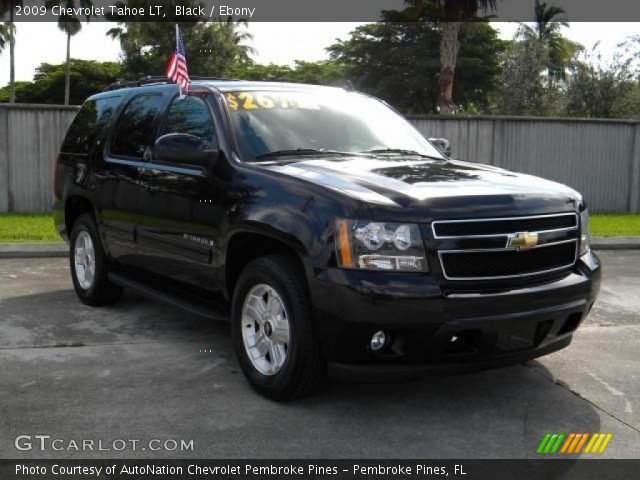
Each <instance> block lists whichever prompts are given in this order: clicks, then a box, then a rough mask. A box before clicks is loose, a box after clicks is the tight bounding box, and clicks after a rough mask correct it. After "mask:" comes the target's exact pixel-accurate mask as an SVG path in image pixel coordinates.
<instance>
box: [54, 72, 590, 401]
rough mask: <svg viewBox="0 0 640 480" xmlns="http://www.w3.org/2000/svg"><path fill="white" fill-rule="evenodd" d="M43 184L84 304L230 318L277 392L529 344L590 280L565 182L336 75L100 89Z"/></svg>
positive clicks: (561, 342) (246, 352)
mask: <svg viewBox="0 0 640 480" xmlns="http://www.w3.org/2000/svg"><path fill="white" fill-rule="evenodd" d="M120 87H124V88H120ZM54 190H55V205H54V218H55V223H56V225H57V229H58V231H59V232H60V234H61V235H62V236H63V237H64V238H65V239H68V241H69V243H70V267H71V275H72V278H73V284H74V287H75V290H76V292H77V294H78V297H79V298H80V300H82V301H83V302H85V303H87V304H89V305H106V304H111V303H113V302H116V301H117V300H118V298H119V296H120V295H121V293H122V289H123V287H126V288H133V289H136V290H138V291H141V292H143V293H145V294H146V295H148V296H151V297H153V298H157V299H159V300H163V301H168V302H170V303H173V304H175V305H179V306H181V307H183V308H186V309H188V310H190V311H193V312H197V313H199V314H202V315H207V316H210V317H215V318H224V319H229V318H230V319H231V322H232V332H233V340H234V345H235V349H236V352H237V355H238V359H239V362H240V365H241V366H242V369H243V371H244V373H245V375H246V377H247V379H248V380H249V382H250V383H251V385H252V386H253V387H254V388H255V389H257V390H258V391H259V392H261V393H262V394H264V395H266V396H268V397H270V398H275V399H285V398H291V397H294V396H298V395H302V394H305V393H309V392H311V391H313V390H314V389H316V388H317V387H318V386H319V385H321V384H322V380H323V378H324V377H325V372H326V369H327V365H328V364H333V366H334V368H336V369H342V370H347V371H350V372H353V371H356V372H359V374H360V375H364V376H372V375H384V374H385V373H391V374H393V375H395V374H396V373H401V372H402V373H404V372H423V371H441V370H442V371H466V370H470V369H477V368H487V367H493V366H498V365H506V364H511V363H514V362H521V361H525V360H528V359H531V358H534V357H538V356H540V355H545V354H547V353H550V352H553V351H556V350H559V349H561V348H563V347H566V346H567V345H568V344H569V343H570V341H571V338H572V334H573V332H574V331H575V329H576V328H577V327H578V326H579V324H580V323H581V322H582V320H583V319H584V318H585V316H586V315H587V314H588V312H589V310H590V309H591V306H592V305H593V303H594V301H595V298H596V295H597V293H598V290H599V284H600V264H599V260H598V258H597V257H596V256H595V255H594V254H593V253H592V252H591V250H590V248H589V235H588V230H587V228H588V227H587V221H588V214H587V210H586V206H585V203H584V201H583V199H582V197H581V196H580V195H579V194H578V193H577V192H576V191H574V190H572V189H570V188H568V187H566V186H564V185H560V184H557V183H554V182H550V181H547V180H543V179H540V178H536V177H533V176H530V175H523V174H518V173H513V172H509V171H506V170H502V169H500V168H495V167H491V166H486V165H481V164H477V163H470V162H463V161H457V160H452V159H450V158H447V157H446V156H444V155H443V154H442V153H441V152H440V151H439V150H438V149H437V148H436V147H435V146H434V144H432V143H431V142H429V141H428V140H427V139H425V138H424V137H423V136H422V135H421V134H420V133H419V132H418V131H417V130H416V129H415V128H414V127H413V126H412V125H411V124H410V123H409V122H408V121H406V120H405V119H404V118H403V117H402V116H400V115H399V114H398V113H396V112H395V111H394V110H393V109H391V108H390V107H389V106H387V105H386V104H385V103H384V102H381V101H379V100H377V99H375V98H372V97H370V96H367V95H364V94H361V93H358V92H353V91H348V90H343V89H339V88H329V87H316V86H308V85H296V84H283V83H267V82H245V81H226V80H200V81H194V82H193V83H192V84H191V88H190V91H189V94H188V95H187V96H186V97H185V98H181V97H180V95H179V92H178V87H177V86H176V85H174V84H171V83H168V82H166V81H162V80H156V81H153V80H150V81H147V82H139V83H138V84H134V85H124V86H122V85H120V86H116V87H114V88H111V89H108V90H107V91H105V92H103V93H100V94H97V95H94V96H92V97H90V98H89V99H88V100H87V101H86V102H85V103H84V105H83V106H82V109H81V110H80V111H79V113H78V114H77V116H76V118H75V120H74V121H73V123H72V125H71V127H70V128H69V131H68V133H67V136H66V138H65V140H64V143H63V145H62V148H61V151H60V154H59V156H58V158H57V162H56V167H55V185H54Z"/></svg>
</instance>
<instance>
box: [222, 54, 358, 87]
mask: <svg viewBox="0 0 640 480" xmlns="http://www.w3.org/2000/svg"><path fill="white" fill-rule="evenodd" d="M229 73H230V76H231V77H233V78H239V79H242V80H268V81H276V82H296V83H310V84H315V85H344V84H345V78H346V77H345V71H344V68H343V66H342V65H340V64H339V63H338V62H335V61H331V60H329V61H322V62H305V61H300V60H296V62H295V66H294V67H293V68H291V67H290V66H288V65H275V64H273V63H271V64H268V65H261V64H258V63H254V62H242V63H240V64H237V65H235V66H234V67H233V68H232V69H231V70H230V72H229Z"/></svg>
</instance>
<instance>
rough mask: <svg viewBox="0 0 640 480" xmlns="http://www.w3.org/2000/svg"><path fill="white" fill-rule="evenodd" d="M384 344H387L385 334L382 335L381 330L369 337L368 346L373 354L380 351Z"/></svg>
mask: <svg viewBox="0 0 640 480" xmlns="http://www.w3.org/2000/svg"><path fill="white" fill-rule="evenodd" d="M386 344H387V334H386V333H384V332H383V331H382V330H378V331H377V332H376V333H374V334H373V336H372V337H371V343H370V345H371V350H373V351H374V352H377V351H378V350H381V349H382V348H383V347H384V346H385V345H386Z"/></svg>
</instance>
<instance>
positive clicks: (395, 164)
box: [265, 157, 581, 210]
mask: <svg viewBox="0 0 640 480" xmlns="http://www.w3.org/2000/svg"><path fill="white" fill-rule="evenodd" d="M265 167H266V168H269V169H270V170H275V171H278V172H281V173H284V174H287V175H292V176H294V177H297V178H302V179H305V180H307V181H310V182H313V183H316V184H319V185H323V186H325V187H327V188H331V189H334V190H337V191H340V192H342V193H344V194H346V195H349V196H351V197H354V198H357V199H359V200H362V201H364V202H367V203H369V204H373V205H381V206H389V207H393V206H396V207H411V206H416V205H429V204H433V205H435V204H439V203H442V202H441V200H446V199H454V198H455V199H458V200H459V199H460V198H464V197H478V196H486V197H492V198H496V197H502V199H501V201H500V203H502V204H503V205H504V203H505V200H508V199H511V200H512V201H515V199H519V200H522V199H526V198H527V197H530V198H532V199H533V198H535V199H538V200H539V199H541V198H546V199H554V198H555V199H556V200H558V205H564V208H562V210H567V209H568V206H567V204H568V203H570V204H571V207H570V208H572V209H573V208H577V204H578V203H579V202H580V201H581V197H580V195H579V194H578V193H577V192H576V191H575V190H573V189H571V188H569V187H567V186H566V185H562V184H560V183H556V182H552V181H549V180H545V179H542V178H539V177H535V176H532V175H526V174H522V173H514V172H510V171H508V170H504V169H501V168H497V167H492V166H489V165H482V164H478V163H471V162H463V161H459V160H449V161H446V162H444V161H439V160H431V159H422V158H420V159H415V158H414V159H411V158H401V159H395V158H394V159H390V158H370V157H354V158H344V157H339V158H335V159H334V158H322V159H317V158H316V159H309V160H300V161H297V162H294V163H291V162H283V163H277V162H275V163H273V164H270V165H265ZM554 208H557V207H554Z"/></svg>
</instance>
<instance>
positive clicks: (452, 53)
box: [405, 0, 497, 114]
mask: <svg viewBox="0 0 640 480" xmlns="http://www.w3.org/2000/svg"><path fill="white" fill-rule="evenodd" d="M405 3H406V4H408V5H409V9H408V10H413V12H412V13H413V14H417V15H418V16H419V17H420V18H421V19H422V20H423V21H426V22H434V21H436V22H438V23H439V24H440V25H441V28H442V36H441V37H440V78H439V79H438V89H439V91H438V107H439V110H440V113H443V114H450V113H453V112H454V108H455V105H454V103H453V98H452V94H453V77H454V74H455V70H456V61H457V59H458V51H459V50H460V42H459V40H458V35H459V33H460V27H461V24H462V22H465V21H466V22H468V21H473V20H478V19H479V17H478V12H479V11H482V12H487V11H488V10H495V9H496V3H497V0H405Z"/></svg>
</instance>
